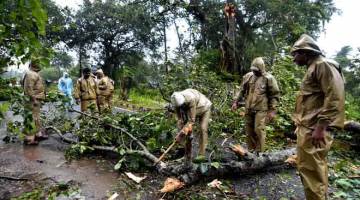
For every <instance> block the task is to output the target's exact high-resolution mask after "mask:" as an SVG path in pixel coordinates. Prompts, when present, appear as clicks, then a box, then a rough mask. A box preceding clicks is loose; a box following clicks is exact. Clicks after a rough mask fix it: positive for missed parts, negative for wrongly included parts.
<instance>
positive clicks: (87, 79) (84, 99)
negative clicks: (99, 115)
mask: <svg viewBox="0 0 360 200" xmlns="http://www.w3.org/2000/svg"><path fill="white" fill-rule="evenodd" d="M74 98H75V100H76V103H77V104H79V103H81V106H80V107H81V111H82V112H85V111H87V110H88V108H89V106H95V107H96V105H97V104H96V103H97V102H96V99H97V84H96V81H95V79H94V78H93V77H92V76H91V71H90V68H84V69H83V75H82V77H81V78H79V79H78V80H77V81H76V86H75V90H74Z"/></svg>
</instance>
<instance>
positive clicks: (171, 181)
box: [160, 178, 185, 193]
mask: <svg viewBox="0 0 360 200" xmlns="http://www.w3.org/2000/svg"><path fill="white" fill-rule="evenodd" d="M184 185H185V183H183V182H181V181H180V180H179V179H176V178H167V179H166V181H165V183H164V187H163V188H162V189H161V190H160V192H161V193H167V192H173V191H175V190H178V189H180V188H182V187H184Z"/></svg>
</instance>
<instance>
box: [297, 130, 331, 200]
mask: <svg viewBox="0 0 360 200" xmlns="http://www.w3.org/2000/svg"><path fill="white" fill-rule="evenodd" d="M295 132H296V134H297V167H298V170H299V173H300V177H301V181H302V184H303V186H304V191H305V196H306V199H307V200H324V199H327V190H328V167H327V153H328V151H329V150H330V146H331V144H332V142H333V138H332V136H331V134H330V133H329V132H326V135H325V144H322V146H321V148H315V146H314V145H313V144H312V138H311V134H312V130H311V129H308V128H306V127H303V126H298V127H297V128H296V131H295Z"/></svg>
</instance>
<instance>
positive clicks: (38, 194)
mask: <svg viewBox="0 0 360 200" xmlns="http://www.w3.org/2000/svg"><path fill="white" fill-rule="evenodd" d="M79 193H80V191H79V189H78V188H77V187H75V186H72V185H68V184H63V183H59V184H56V185H53V186H51V187H46V186H43V187H42V188H40V187H38V188H36V189H33V190H32V191H30V192H25V193H23V194H21V195H20V196H18V197H15V198H12V199H13V200H28V199H33V200H38V199H48V200H55V199H58V198H64V197H68V198H71V199H72V198H76V199H77V198H79Z"/></svg>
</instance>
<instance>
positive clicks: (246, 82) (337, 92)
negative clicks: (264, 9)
mask: <svg viewBox="0 0 360 200" xmlns="http://www.w3.org/2000/svg"><path fill="white" fill-rule="evenodd" d="M290 53H291V55H292V56H293V61H294V62H295V63H296V64H297V65H299V66H306V68H307V70H306V73H305V76H304V78H303V80H302V83H301V85H300V91H299V93H298V96H297V98H296V105H295V112H294V114H293V121H294V122H295V125H296V130H295V132H296V134H297V162H296V164H297V168H298V171H299V173H300V177H301V181H302V183H303V185H304V191H305V196H306V199H308V200H310V199H311V200H312V199H314V200H318V199H319V200H325V199H327V189H328V169H327V153H328V151H329V149H330V146H331V144H332V140H333V138H332V134H331V132H332V131H334V130H341V129H343V126H344V118H345V111H344V104H345V91H344V80H343V76H342V73H341V68H340V67H339V65H338V64H337V63H336V62H335V61H333V60H330V59H326V58H325V57H324V56H323V54H322V52H321V50H320V48H319V46H318V45H317V44H316V43H315V41H314V39H313V38H311V37H310V36H308V35H306V34H303V35H302V36H301V37H300V38H299V40H298V41H296V42H295V44H294V45H293V47H292V49H291V52H290ZM250 70H251V72H249V73H247V74H246V75H245V76H244V77H243V80H242V83H241V86H240V90H239V92H237V93H236V95H235V97H234V101H233V104H232V106H231V109H232V110H236V109H237V108H238V105H239V103H241V102H242V101H245V121H246V122H245V132H246V135H247V147H248V149H249V150H250V151H255V152H263V151H265V138H266V131H265V130H266V129H265V128H266V124H267V123H268V122H269V121H271V120H272V119H273V118H274V117H275V115H276V107H277V105H278V103H279V95H280V90H279V87H278V84H277V82H276V80H275V78H274V77H273V76H272V75H271V74H270V73H268V72H266V70H265V63H264V61H263V59H262V58H261V57H258V58H255V59H254V60H253V62H252V63H251V67H250ZM171 102H172V104H173V106H174V107H175V111H176V116H177V119H178V127H179V128H182V130H181V131H180V132H179V134H178V135H177V136H176V139H179V138H183V136H184V135H185V136H188V134H189V133H190V134H191V132H192V126H193V124H194V123H195V118H196V116H197V117H198V118H199V119H200V127H201V131H200V134H199V135H198V137H199V152H198V154H199V155H205V151H206V144H207V137H208V130H207V128H208V123H209V119H210V110H211V102H210V100H209V99H207V98H206V97H205V96H204V95H203V94H201V93H200V92H198V91H196V90H194V89H186V90H183V91H180V92H174V93H173V94H172V96H171ZM185 141H186V142H185V159H186V160H189V159H191V151H190V155H187V154H189V153H188V152H189V150H187V148H191V145H189V143H191V140H185ZM187 162H189V161H187Z"/></svg>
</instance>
